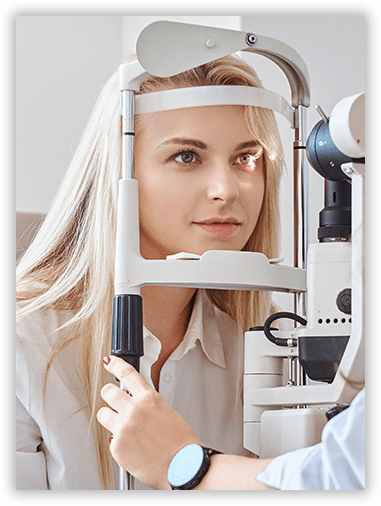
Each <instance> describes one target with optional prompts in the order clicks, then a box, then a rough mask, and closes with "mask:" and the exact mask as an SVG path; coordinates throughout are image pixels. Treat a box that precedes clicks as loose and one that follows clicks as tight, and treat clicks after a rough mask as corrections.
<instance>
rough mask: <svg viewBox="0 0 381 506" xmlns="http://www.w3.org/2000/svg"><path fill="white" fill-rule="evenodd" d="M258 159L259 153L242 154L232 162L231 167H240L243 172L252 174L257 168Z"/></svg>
mask: <svg viewBox="0 0 381 506" xmlns="http://www.w3.org/2000/svg"><path fill="white" fill-rule="evenodd" d="M259 157H260V153H255V154H254V153H243V154H242V155H239V156H237V158H236V159H235V160H234V162H233V165H240V166H241V168H242V169H243V170H246V171H248V172H253V171H254V170H255V168H256V166H257V160H258V158H259Z"/></svg>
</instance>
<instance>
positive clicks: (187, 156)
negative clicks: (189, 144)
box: [174, 151, 197, 163]
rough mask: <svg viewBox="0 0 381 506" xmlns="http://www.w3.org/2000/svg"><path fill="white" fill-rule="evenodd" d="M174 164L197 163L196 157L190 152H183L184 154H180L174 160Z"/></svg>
mask: <svg viewBox="0 0 381 506" xmlns="http://www.w3.org/2000/svg"><path fill="white" fill-rule="evenodd" d="M174 160H175V162H179V163H194V162H197V159H196V156H195V154H194V153H192V152H191V151H184V153H180V154H179V155H177V156H176V158H175V159H174Z"/></svg>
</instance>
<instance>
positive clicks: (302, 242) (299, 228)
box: [294, 105, 308, 316]
mask: <svg viewBox="0 0 381 506" xmlns="http://www.w3.org/2000/svg"><path fill="white" fill-rule="evenodd" d="M295 115H296V117H295V130H294V267H299V268H303V269H305V268H306V265H307V248H308V163H307V157H306V108H305V107H304V106H302V105H299V106H298V107H297V108H296V109H295ZM306 304H307V301H306V294H305V293H300V294H296V295H295V304H294V311H295V313H297V314H298V315H300V316H306V314H307V307H306Z"/></svg>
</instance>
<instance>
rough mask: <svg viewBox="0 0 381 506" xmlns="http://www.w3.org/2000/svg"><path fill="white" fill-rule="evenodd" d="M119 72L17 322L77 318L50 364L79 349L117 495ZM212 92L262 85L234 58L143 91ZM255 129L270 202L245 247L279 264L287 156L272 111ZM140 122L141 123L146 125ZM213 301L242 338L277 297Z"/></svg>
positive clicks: (108, 477) (49, 229) (31, 273)
mask: <svg viewBox="0 0 381 506" xmlns="http://www.w3.org/2000/svg"><path fill="white" fill-rule="evenodd" d="M118 81H119V79H118V72H115V74H114V75H113V76H112V77H111V79H110V80H109V81H108V82H107V83H106V85H105V87H104V88H103V90H102V92H101V94H100V96H99V98H98V100H97V103H96V106H95V108H94V111H93V113H92V115H91V118H90V121H89V123H88V126H87V127H86V129H85V132H84V134H83V136H82V138H81V142H80V145H79V147H78V150H77V152H76V154H75V156H74V158H73V160H72V163H71V165H70V167H69V169H68V171H67V173H66V175H65V179H64V181H63V184H62V185H61V188H60V190H59V192H58V194H57V196H56V198H55V201H54V203H53V205H52V207H51V209H50V211H49V213H48V215H47V217H46V219H45V221H44V223H43V224H42V226H41V228H40V230H39V232H38V234H37V236H36V237H35V239H34V241H33V243H32V244H31V246H30V247H29V249H28V250H27V251H26V253H25V254H24V256H23V257H22V259H21V261H20V263H19V266H18V273H17V283H18V288H17V298H18V316H19V317H20V318H21V317H22V316H25V315H27V314H31V313H32V312H34V311H38V310H41V309H43V308H47V307H53V308H57V309H69V310H71V311H73V317H72V318H71V319H70V320H69V321H68V322H67V323H66V324H65V332H64V334H63V336H62V338H61V339H60V340H59V342H58V343H57V346H56V348H55V349H54V350H53V352H52V354H51V357H50V359H49V361H48V365H47V369H46V373H45V384H44V388H46V382H47V375H48V372H49V368H50V366H51V363H52V361H53V359H54V358H55V357H56V356H57V354H58V353H59V352H60V351H61V350H63V349H64V348H65V347H66V346H68V345H69V344H70V343H72V342H74V341H76V342H77V343H78V349H79V353H80V357H79V360H80V364H81V366H82V375H83V384H84V388H85V391H86V395H87V400H88V405H89V409H90V413H91V428H92V431H93V435H94V440H95V443H96V449H97V458H98V467H99V474H100V479H101V484H102V487H103V488H105V489H111V488H114V487H115V483H113V472H112V469H113V464H112V462H111V461H112V459H111V456H110V452H109V445H108V434H107V431H106V430H105V429H104V428H103V427H102V426H101V425H100V424H99V423H98V422H97V420H96V413H97V411H98V409H99V408H100V407H101V406H102V405H103V402H102V400H101V399H100V395H99V392H100V389H101V387H102V385H103V384H105V383H106V382H107V381H109V379H108V378H107V375H106V373H105V370H104V368H103V365H102V361H101V359H102V357H103V356H105V355H107V354H108V353H109V351H110V333H111V325H112V315H111V313H112V311H111V307H112V298H113V295H114V258H115V234H116V221H117V188H118V181H119V179H120V178H121V163H122V162H121V156H122V155H121V117H120V93H119V89H118V84H119V83H118ZM207 85H245V86H254V87H261V83H260V81H259V79H258V77H257V75H256V73H255V72H254V71H253V69H252V68H251V67H250V66H249V65H248V64H246V63H245V62H243V60H241V59H240V58H239V57H236V56H228V57H225V58H222V59H219V60H216V61H214V62H211V63H208V64H206V65H202V66H200V67H198V68H196V69H192V70H189V71H186V72H184V73H182V74H179V75H176V76H173V77H170V78H158V77H154V76H151V77H149V78H148V79H147V80H146V81H145V82H143V83H142V85H141V89H140V93H149V92H153V91H158V90H163V89H171V88H184V87H189V86H207ZM245 114H246V118H247V123H248V127H249V129H250V131H251V132H252V133H253V135H254V136H255V137H256V139H257V140H258V141H259V142H260V143H261V145H262V146H263V153H264V155H263V157H264V169H265V170H264V174H265V196H264V201H263V205H262V208H261V212H260V216H259V219H258V222H257V225H256V228H255V230H254V231H253V234H252V235H251V237H250V239H249V240H248V242H247V244H246V245H245V247H244V249H245V250H248V251H260V252H263V253H264V254H265V255H266V256H267V257H269V258H272V257H276V256H278V236H279V216H278V189H279V180H280V175H281V168H282V165H283V157H282V149H281V144H280V139H279V134H278V130H277V127H276V122H275V119H274V115H273V112H272V111H269V110H267V109H262V108H254V107H246V108H245ZM137 122H139V120H137ZM208 296H209V298H210V299H211V300H212V302H213V303H214V304H215V305H216V306H218V307H219V308H220V309H221V310H222V311H224V312H226V313H227V314H229V315H230V316H232V317H233V318H234V319H236V321H237V322H238V324H239V327H240V329H241V330H246V329H247V328H248V327H250V326H253V325H256V324H263V321H264V319H265V318H266V317H267V316H268V314H269V313H270V312H271V296H270V293H269V292H250V291H242V292H241V291H223V290H209V291H208Z"/></svg>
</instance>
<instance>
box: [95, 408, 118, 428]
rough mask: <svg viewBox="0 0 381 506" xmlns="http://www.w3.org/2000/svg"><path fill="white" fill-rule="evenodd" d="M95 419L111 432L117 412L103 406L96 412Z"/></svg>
mask: <svg viewBox="0 0 381 506" xmlns="http://www.w3.org/2000/svg"><path fill="white" fill-rule="evenodd" d="M97 420H98V422H99V423H100V424H101V425H103V427H104V428H105V429H107V430H109V431H110V432H111V433H112V434H113V433H114V432H115V429H116V427H117V424H118V413H115V411H113V410H112V409H110V408H106V407H103V408H101V409H100V410H99V411H98V413H97Z"/></svg>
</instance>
